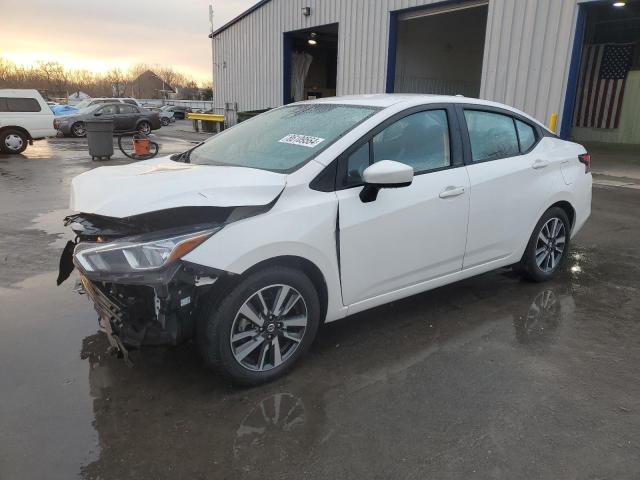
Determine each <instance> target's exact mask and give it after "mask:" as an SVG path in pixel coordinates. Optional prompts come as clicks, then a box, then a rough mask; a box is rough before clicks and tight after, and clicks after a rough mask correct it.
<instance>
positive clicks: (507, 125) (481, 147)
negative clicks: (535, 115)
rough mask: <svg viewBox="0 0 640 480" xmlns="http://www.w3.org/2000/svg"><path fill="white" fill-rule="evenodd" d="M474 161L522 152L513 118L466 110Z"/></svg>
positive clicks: (465, 114) (465, 115)
mask: <svg viewBox="0 0 640 480" xmlns="http://www.w3.org/2000/svg"><path fill="white" fill-rule="evenodd" d="M464 117H465V119H466V121H467V129H468V130H469V141H470V142H471V156H472V159H473V161H474V162H482V161H484V160H495V159H498V158H504V157H511V156H514V155H519V154H520V147H519V145H518V136H517V135H516V127H515V125H514V122H513V118H511V117H510V116H508V115H502V114H500V113H493V112H483V111H479V110H465V111H464Z"/></svg>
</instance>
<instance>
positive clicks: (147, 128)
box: [138, 121, 151, 135]
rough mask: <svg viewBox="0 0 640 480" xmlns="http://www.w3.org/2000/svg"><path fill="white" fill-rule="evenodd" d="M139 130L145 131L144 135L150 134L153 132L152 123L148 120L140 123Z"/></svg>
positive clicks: (140, 131)
mask: <svg viewBox="0 0 640 480" xmlns="http://www.w3.org/2000/svg"><path fill="white" fill-rule="evenodd" d="M138 132H139V133H143V134H144V135H149V134H150V133H151V124H150V123H149V122H146V121H142V122H140V123H139V124H138Z"/></svg>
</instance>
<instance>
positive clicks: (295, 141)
mask: <svg viewBox="0 0 640 480" xmlns="http://www.w3.org/2000/svg"><path fill="white" fill-rule="evenodd" d="M278 142H280V143H290V144H291V145H300V146H301V147H309V148H313V147H317V146H318V145H320V144H321V143H322V142H324V138H318V137H310V136H309V135H298V134H297V133H290V134H289V135H287V136H286V137H284V138H281V139H280V140H278Z"/></svg>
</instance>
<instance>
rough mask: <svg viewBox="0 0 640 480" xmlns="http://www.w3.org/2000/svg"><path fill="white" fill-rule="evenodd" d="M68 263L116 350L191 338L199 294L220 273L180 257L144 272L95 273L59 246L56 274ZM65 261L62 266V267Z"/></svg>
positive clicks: (216, 279) (71, 249) (210, 285)
mask: <svg viewBox="0 0 640 480" xmlns="http://www.w3.org/2000/svg"><path fill="white" fill-rule="evenodd" d="M67 247H69V245H67ZM70 262H71V269H70V270H69V263H70ZM74 263H75V266H76V267H77V268H78V271H79V273H80V283H81V290H80V292H81V293H85V294H86V295H87V296H88V297H89V298H90V299H91V301H92V302H93V305H94V308H95V310H96V312H97V314H98V323H99V324H100V327H101V328H102V329H103V330H104V331H105V332H106V333H107V335H108V336H109V339H110V341H111V343H112V345H113V346H115V347H118V348H119V349H120V350H122V349H123V348H122V347H140V346H142V345H176V344H178V343H181V342H183V341H184V340H186V339H189V338H191V337H192V336H193V333H194V330H195V316H196V310H197V306H198V300H199V298H200V297H201V296H202V295H203V294H206V293H208V291H209V290H210V289H211V288H213V285H214V284H215V283H216V282H217V281H218V279H219V278H220V277H221V276H223V275H225V272H219V271H214V270H212V269H209V268H207V267H202V266H199V265H195V264H191V263H189V262H183V261H178V262H175V263H173V264H171V265H169V266H168V267H167V268H166V269H163V270H161V271H158V272H154V273H152V274H150V275H148V276H147V277H146V278H144V276H143V275H140V276H134V277H130V278H124V277H121V276H118V275H111V276H109V275H108V274H96V273H95V272H86V271H84V270H83V268H82V265H79V264H78V263H77V262H74V261H73V248H65V250H64V251H63V253H62V257H61V259H60V269H61V271H60V277H59V278H66V276H68V275H69V273H70V271H71V270H72V269H73V264H74ZM65 267H66V268H67V270H68V272H63V268H65ZM65 275H66V276H65Z"/></svg>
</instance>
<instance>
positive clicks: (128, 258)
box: [74, 226, 222, 273]
mask: <svg viewBox="0 0 640 480" xmlns="http://www.w3.org/2000/svg"><path fill="white" fill-rule="evenodd" d="M221 228H222V227H221V226H220V227H215V228H212V229H208V230H201V231H198V232H193V233H188V234H183V235H177V236H172V237H167V238H157V239H149V240H146V238H145V236H137V237H127V238H123V239H120V240H116V241H114V242H111V243H105V244H101V245H98V246H96V245H95V244H85V243H79V244H78V245H77V246H76V249H75V252H74V256H75V258H76V260H77V261H78V263H79V264H80V265H81V266H82V268H83V269H84V270H86V271H87V272H109V273H129V272H144V271H148V270H158V269H160V268H162V267H164V266H165V265H167V264H169V263H171V262H173V261H175V260H178V259H179V258H182V257H183V256H185V255H186V254H187V253H189V252H190V251H191V250H193V249H194V248H196V247H197V246H198V245H200V244H201V243H203V242H204V241H205V240H207V239H208V238H209V237H211V235H213V234H214V233H216V232H217V231H218V230H220V229H221Z"/></svg>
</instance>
